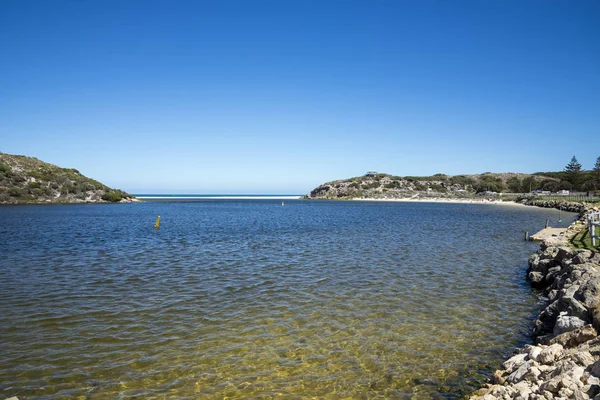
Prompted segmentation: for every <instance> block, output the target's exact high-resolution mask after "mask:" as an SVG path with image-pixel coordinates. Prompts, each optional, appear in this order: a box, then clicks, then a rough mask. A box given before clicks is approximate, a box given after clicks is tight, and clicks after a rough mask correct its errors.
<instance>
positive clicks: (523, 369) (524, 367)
mask: <svg viewBox="0 0 600 400" xmlns="http://www.w3.org/2000/svg"><path fill="white" fill-rule="evenodd" d="M535 365H537V363H536V362H535V361H533V360H529V361H526V362H525V363H523V364H521V366H520V367H519V368H517V369H516V371H514V372H513V373H512V374H510V375H509V376H508V379H507V381H508V382H510V383H518V382H521V381H522V380H523V379H527V380H529V381H531V380H532V378H534V375H533V374H532V367H534V366H535ZM536 372H537V374H538V375H539V374H540V372H539V370H536ZM535 377H537V376H535Z"/></svg>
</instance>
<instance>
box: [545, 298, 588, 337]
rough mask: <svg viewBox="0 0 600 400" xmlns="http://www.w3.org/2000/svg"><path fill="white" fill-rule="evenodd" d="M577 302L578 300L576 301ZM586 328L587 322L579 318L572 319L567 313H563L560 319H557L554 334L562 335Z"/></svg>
mask: <svg viewBox="0 0 600 400" xmlns="http://www.w3.org/2000/svg"><path fill="white" fill-rule="evenodd" d="M575 301H577V300H575ZM584 326H585V321H584V320H582V319H581V318H579V317H574V316H573V317H572V316H569V315H567V313H566V312H561V313H560V315H559V317H558V318H557V319H556V324H555V325H554V331H553V333H554V334H555V335H560V334H561V333H565V332H570V331H573V330H575V329H578V328H582V327H584Z"/></svg>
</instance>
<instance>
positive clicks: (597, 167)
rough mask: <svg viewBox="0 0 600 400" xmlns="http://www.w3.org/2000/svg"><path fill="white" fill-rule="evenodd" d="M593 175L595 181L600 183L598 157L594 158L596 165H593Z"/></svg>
mask: <svg viewBox="0 0 600 400" xmlns="http://www.w3.org/2000/svg"><path fill="white" fill-rule="evenodd" d="M594 173H595V175H596V180H597V181H598V183H600V157H598V158H596V164H594Z"/></svg>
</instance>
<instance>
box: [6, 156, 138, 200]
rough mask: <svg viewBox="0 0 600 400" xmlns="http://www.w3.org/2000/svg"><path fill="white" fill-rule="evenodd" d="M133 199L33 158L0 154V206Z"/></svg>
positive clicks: (78, 174) (65, 169)
mask: <svg viewBox="0 0 600 400" xmlns="http://www.w3.org/2000/svg"><path fill="white" fill-rule="evenodd" d="M135 200H136V199H135V198H134V197H133V196H132V195H130V194H128V193H125V192H123V191H121V190H115V189H111V188H109V187H108V186H106V185H104V184H102V183H100V182H98V181H95V180H93V179H90V178H88V177H85V176H83V175H82V174H80V173H79V171H77V170H76V169H74V168H61V167H57V166H56V165H53V164H48V163H45V162H43V161H40V160H38V159H37V158H34V157H26V156H17V155H12V154H5V153H0V204H28V203H32V204H33V203H111V202H112V203H116V202H131V201H135Z"/></svg>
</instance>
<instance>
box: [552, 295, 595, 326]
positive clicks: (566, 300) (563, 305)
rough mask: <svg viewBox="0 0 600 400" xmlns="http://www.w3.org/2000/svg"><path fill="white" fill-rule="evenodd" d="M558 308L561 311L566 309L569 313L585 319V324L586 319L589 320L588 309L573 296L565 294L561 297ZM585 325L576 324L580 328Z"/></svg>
mask: <svg viewBox="0 0 600 400" xmlns="http://www.w3.org/2000/svg"><path fill="white" fill-rule="evenodd" d="M558 308H559V310H560V311H566V312H567V313H568V314H569V315H571V316H573V317H577V318H579V319H581V320H582V321H584V323H583V325H585V321H586V320H589V311H588V309H587V308H585V306H584V305H583V304H581V303H580V302H579V301H577V300H576V299H575V298H574V297H572V296H564V297H563V298H561V299H560V300H559V304H558ZM573 322H574V323H575V320H573ZM583 325H580V326H575V328H580V327H581V326H583ZM560 333H562V332H560ZM555 334H556V333H555Z"/></svg>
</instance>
